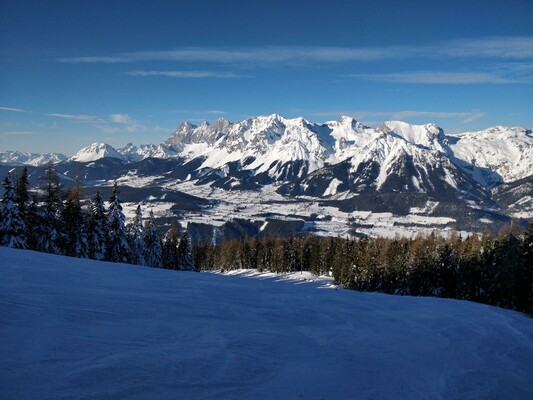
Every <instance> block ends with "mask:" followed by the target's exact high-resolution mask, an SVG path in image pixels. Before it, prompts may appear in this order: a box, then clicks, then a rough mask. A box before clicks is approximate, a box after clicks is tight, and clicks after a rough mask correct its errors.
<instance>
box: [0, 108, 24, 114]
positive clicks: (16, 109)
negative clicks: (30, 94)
mask: <svg viewBox="0 0 533 400" xmlns="http://www.w3.org/2000/svg"><path fill="white" fill-rule="evenodd" d="M0 110H2V111H15V112H21V113H25V112H27V111H26V110H22V109H20V108H13V107H0Z"/></svg>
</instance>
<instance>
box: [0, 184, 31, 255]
mask: <svg viewBox="0 0 533 400" xmlns="http://www.w3.org/2000/svg"><path fill="white" fill-rule="evenodd" d="M3 186H4V196H3V198H2V202H1V206H0V245H1V246H5V247H12V248H15V249H25V248H27V241H26V234H25V233H26V226H25V223H24V220H23V219H22V215H21V214H20V212H19V209H18V207H17V205H16V204H15V189H14V188H13V182H12V181H11V177H10V176H9V175H8V176H7V177H6V178H5V179H4V183H3Z"/></svg>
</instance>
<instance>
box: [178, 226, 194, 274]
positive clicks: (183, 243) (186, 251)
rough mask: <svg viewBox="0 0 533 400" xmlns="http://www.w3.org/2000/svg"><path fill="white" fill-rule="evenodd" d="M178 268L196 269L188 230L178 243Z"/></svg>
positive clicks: (181, 269) (183, 269) (182, 269)
mask: <svg viewBox="0 0 533 400" xmlns="http://www.w3.org/2000/svg"><path fill="white" fill-rule="evenodd" d="M178 269H179V270H180V271H192V270H193V269H194V264H193V258H192V254H191V241H190V239H189V234H188V233H187V231H185V232H183V235H182V236H181V239H180V243H179V245H178Z"/></svg>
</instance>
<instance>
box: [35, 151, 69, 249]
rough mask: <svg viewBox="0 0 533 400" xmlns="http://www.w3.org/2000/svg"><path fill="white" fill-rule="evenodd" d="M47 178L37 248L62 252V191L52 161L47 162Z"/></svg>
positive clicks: (40, 213)
mask: <svg viewBox="0 0 533 400" xmlns="http://www.w3.org/2000/svg"><path fill="white" fill-rule="evenodd" d="M45 178H46V181H45V187H44V191H45V198H44V201H43V208H41V209H40V212H39V220H40V221H41V223H40V224H39V225H38V227H37V248H38V250H39V251H43V252H45V253H52V254H61V253H62V247H63V235H62V234H61V231H62V229H63V224H62V221H61V218H60V213H61V210H62V208H63V203H62V201H61V196H62V191H61V183H60V182H59V178H58V177H57V174H56V171H55V167H54V164H53V163H52V162H51V161H50V162H48V164H47V167H46V177H45Z"/></svg>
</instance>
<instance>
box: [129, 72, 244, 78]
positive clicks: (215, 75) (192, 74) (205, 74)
mask: <svg viewBox="0 0 533 400" xmlns="http://www.w3.org/2000/svg"><path fill="white" fill-rule="evenodd" d="M126 75H130V76H164V77H169V78H192V79H199V78H222V79H228V78H251V76H249V75H241V74H236V73H234V72H216V71H130V72H127V73H126Z"/></svg>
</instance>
